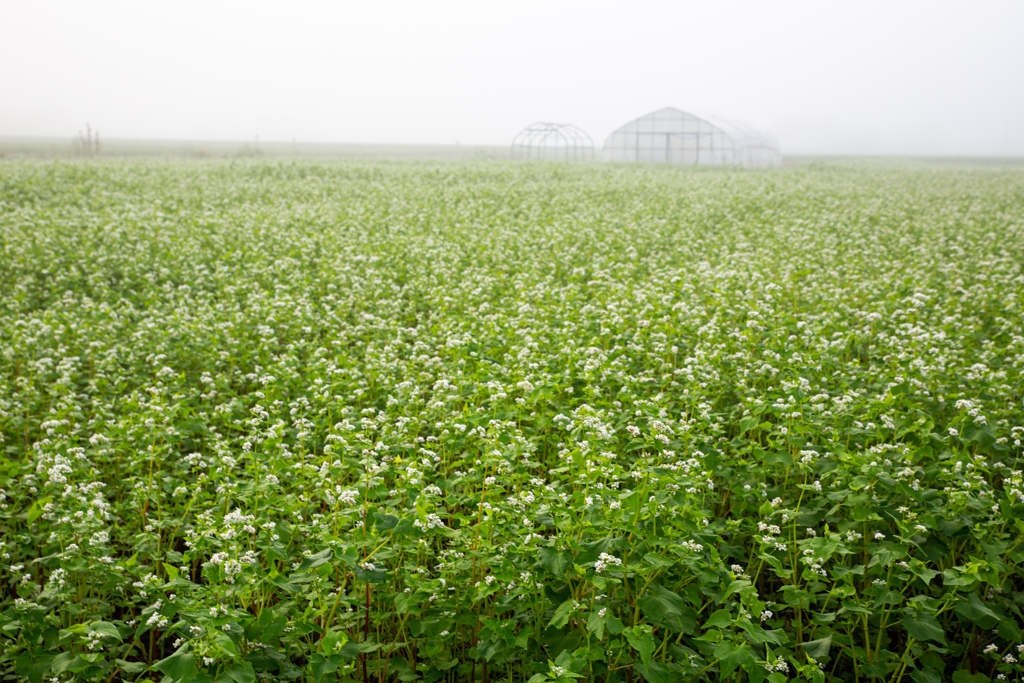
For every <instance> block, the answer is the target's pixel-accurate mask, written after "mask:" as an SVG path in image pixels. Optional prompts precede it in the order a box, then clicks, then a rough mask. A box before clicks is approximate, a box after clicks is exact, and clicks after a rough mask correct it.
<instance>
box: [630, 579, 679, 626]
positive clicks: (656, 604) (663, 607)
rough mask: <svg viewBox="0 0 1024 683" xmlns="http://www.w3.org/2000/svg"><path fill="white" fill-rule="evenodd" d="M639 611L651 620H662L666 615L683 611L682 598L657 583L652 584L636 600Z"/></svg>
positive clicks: (676, 614) (677, 614)
mask: <svg viewBox="0 0 1024 683" xmlns="http://www.w3.org/2000/svg"><path fill="white" fill-rule="evenodd" d="M637 604H638V605H639V606H640V609H641V611H643V613H644V615H646V616H647V618H648V619H650V620H651V621H658V622H663V621H665V617H667V616H668V615H675V616H680V615H682V613H683V606H684V605H683V599H682V598H681V597H679V595H677V594H676V593H673V592H672V591H670V590H668V589H667V588H664V587H662V586H660V585H658V584H652V585H651V586H649V587H648V589H647V591H646V592H644V594H643V595H641V596H640V599H639V600H637Z"/></svg>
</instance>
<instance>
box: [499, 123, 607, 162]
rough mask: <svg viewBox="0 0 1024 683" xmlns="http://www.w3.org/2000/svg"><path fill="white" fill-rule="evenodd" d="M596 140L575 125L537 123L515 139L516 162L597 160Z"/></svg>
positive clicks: (514, 153)
mask: <svg viewBox="0 0 1024 683" xmlns="http://www.w3.org/2000/svg"><path fill="white" fill-rule="evenodd" d="M594 156H595V155H594V141H593V140H591V139H590V136H589V135H587V134H586V133H584V132H583V131H582V130H581V129H579V128H577V127H576V126H574V125H572V124H571V123H543V122H542V123H534V124H531V125H529V126H527V127H526V128H524V129H523V130H521V131H520V132H519V134H518V135H516V137H515V139H514V140H512V158H513V159H536V160H543V161H593V160H594Z"/></svg>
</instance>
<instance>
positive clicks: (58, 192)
mask: <svg viewBox="0 0 1024 683" xmlns="http://www.w3.org/2000/svg"><path fill="white" fill-rule="evenodd" d="M1022 309H1024V170H1022V168H1021V167H1020V166H1018V167H1016V168H1013V167H1007V168H1002V169H1000V168H995V167H987V168H986V167H970V166H966V165H960V166H940V165H929V166H925V165H917V166H914V165H910V164H909V163H904V164H901V165H898V164H881V163H876V164H867V163H854V162H843V163H833V164H821V163H819V164H817V165H808V166H803V167H794V168H786V169H782V170H778V171H773V172H756V171H746V172H737V171H728V170H710V171H694V170H679V169H671V168H652V167H628V166H618V167H617V166H609V165H604V166H602V165H580V166H570V165H531V164H520V165H516V164H508V163H497V162H495V163H483V162H472V163H470V162H461V163H455V162H446V163H428V162H404V163H387V162H345V163H328V162H324V163H314V162H295V163H291V162H287V163H281V162H260V161H247V162H237V161H236V162H226V161H223V162H222V161H207V162H195V161H193V162H186V161H177V162H156V161H143V162H123V161H122V162H118V161H94V162H84V161H83V162H74V163H69V162H45V163H43V162H14V161H6V162H0V354H2V355H0V449H2V451H3V453H4V455H3V458H0V489H2V490H0V532H2V533H0V675H2V676H3V680H8V681H30V682H31V683H40V682H41V681H47V682H49V681H152V682H154V683H157V682H160V681H165V682H175V683H178V682H181V683H187V682H189V681H192V682H194V683H206V682H210V681H234V682H236V683H254V682H255V681H314V682H317V683H319V682H320V681H360V682H364V683H369V682H371V681H375V682H383V681H446V682H450V683H469V682H473V683H477V682H493V683H498V682H499V681H507V682H509V683H511V682H513V681H515V682H530V683H540V682H542V681H546V682H554V681H559V682H562V683H565V682H568V681H570V680H573V679H580V680H586V681H602V682H604V681H608V682H611V681H621V682H627V681H628V682H630V683H633V682H636V683H639V682H641V681H650V682H652V683H670V682H674V681H752V682H754V683H758V682H760V681H771V682H772V683H781V682H782V681H814V682H822V681H849V682H852V681H869V680H877V681H891V682H893V683H898V682H900V681H906V682H910V681H915V682H916V683H939V682H940V681H947V680H952V681H954V682H955V683H986V682H987V681H990V680H1011V681H1014V680H1020V679H1021V677H1022V671H1024V670H1022V665H1021V661H1022V660H1024V636H1022V631H1021V627H1022V624H1024V611H1022V610H1024V574H1022V571H1021V565H1022V562H1024V543H1022V539H1024V475H1022V471H1021V470H1022V469H1024V466H1022V461H1021V455H1022V449H1021V441H1022V439H1024V405H1022V399H1024V378H1022V371H1024V315H1022Z"/></svg>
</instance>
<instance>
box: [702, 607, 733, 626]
mask: <svg viewBox="0 0 1024 683" xmlns="http://www.w3.org/2000/svg"><path fill="white" fill-rule="evenodd" d="M731 623H732V615H731V614H730V613H729V610H727V609H720V610H717V611H716V612H714V613H713V614H712V615H711V616H710V617H709V618H708V620H707V621H706V622H704V629H705V630H707V629H711V628H725V627H726V626H728V625H729V624H731Z"/></svg>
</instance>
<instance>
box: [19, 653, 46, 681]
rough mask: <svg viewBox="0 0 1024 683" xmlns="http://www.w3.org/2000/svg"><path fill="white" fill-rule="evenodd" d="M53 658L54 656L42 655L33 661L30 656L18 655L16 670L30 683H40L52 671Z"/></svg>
mask: <svg viewBox="0 0 1024 683" xmlns="http://www.w3.org/2000/svg"><path fill="white" fill-rule="evenodd" d="M53 658H54V656H53V655H42V656H41V657H39V658H38V659H32V656H31V655H29V654H22V655H18V658H17V659H15V660H14V670H15V671H16V672H18V673H19V674H21V675H22V676H27V677H28V680H29V683H39V682H40V681H42V680H43V676H45V675H46V672H47V671H49V670H50V663H51V662H53Z"/></svg>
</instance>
